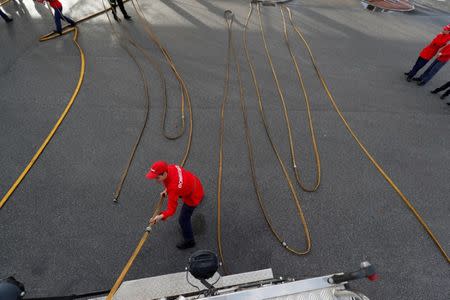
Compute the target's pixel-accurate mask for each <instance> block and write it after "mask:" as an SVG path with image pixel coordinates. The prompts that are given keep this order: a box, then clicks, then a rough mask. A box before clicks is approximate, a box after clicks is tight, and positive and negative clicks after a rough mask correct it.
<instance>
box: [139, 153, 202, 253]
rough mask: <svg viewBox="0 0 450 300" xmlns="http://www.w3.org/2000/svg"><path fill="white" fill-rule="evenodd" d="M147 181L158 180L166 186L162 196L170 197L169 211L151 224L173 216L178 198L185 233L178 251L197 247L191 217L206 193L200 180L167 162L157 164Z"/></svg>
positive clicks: (179, 220)
mask: <svg viewBox="0 0 450 300" xmlns="http://www.w3.org/2000/svg"><path fill="white" fill-rule="evenodd" d="M146 177H147V179H156V180H157V181H158V182H159V183H161V184H163V185H164V186H165V189H164V191H162V192H161V196H162V197H165V196H167V197H168V200H167V209H166V210H165V211H163V212H161V213H160V214H159V215H157V216H155V217H153V218H151V219H150V224H155V223H156V222H158V221H159V220H166V219H167V218H169V217H170V216H172V215H173V214H174V213H175V211H176V209H177V206H178V198H181V199H182V201H183V206H182V208H181V213H180V217H179V218H178V223H179V224H180V227H181V229H182V231H183V238H184V240H183V241H182V242H180V243H178V244H177V248H178V249H187V248H192V247H194V246H195V239H194V234H193V232H192V224H191V216H192V213H193V212H194V210H195V208H196V207H197V206H198V205H199V204H200V203H201V201H202V199H203V196H204V192H203V186H202V184H201V182H200V180H199V179H198V178H197V177H196V176H195V175H194V174H192V173H191V172H189V171H187V170H185V169H183V168H182V167H180V166H178V165H168V164H167V163H166V162H165V161H157V162H155V163H154V164H153V165H152V167H151V168H150V171H149V172H148V173H147V175H146Z"/></svg>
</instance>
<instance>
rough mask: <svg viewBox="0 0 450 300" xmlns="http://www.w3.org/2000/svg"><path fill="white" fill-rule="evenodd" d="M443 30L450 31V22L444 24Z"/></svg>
mask: <svg viewBox="0 0 450 300" xmlns="http://www.w3.org/2000/svg"><path fill="white" fill-rule="evenodd" d="M442 30H444V31H450V24H448V25H446V26H444V28H442Z"/></svg>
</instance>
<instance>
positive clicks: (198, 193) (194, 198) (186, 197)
mask: <svg viewBox="0 0 450 300" xmlns="http://www.w3.org/2000/svg"><path fill="white" fill-rule="evenodd" d="M164 186H165V187H166V189H167V196H168V200H167V209H166V210H165V211H163V212H161V214H162V215H163V220H165V219H167V218H168V217H170V216H172V215H173V214H174V213H175V211H176V210H177V206H178V198H180V197H181V199H182V200H183V202H184V203H185V204H187V205H189V206H193V207H195V206H197V205H199V204H200V202H201V201H202V199H203V195H204V192H203V186H202V184H201V182H200V180H199V179H198V178H197V177H195V175H194V174H192V173H191V172H189V171H186V170H185V169H183V168H182V167H180V166H178V165H169V166H168V167H167V178H166V180H164Z"/></svg>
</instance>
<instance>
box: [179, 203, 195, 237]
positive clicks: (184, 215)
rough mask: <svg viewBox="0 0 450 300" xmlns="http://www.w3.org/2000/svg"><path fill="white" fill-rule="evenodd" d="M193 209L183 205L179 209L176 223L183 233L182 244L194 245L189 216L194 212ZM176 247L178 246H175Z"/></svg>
mask: <svg viewBox="0 0 450 300" xmlns="http://www.w3.org/2000/svg"><path fill="white" fill-rule="evenodd" d="M194 209H195V207H192V206H189V205H186V204H183V207H182V208H181V213H180V217H179V219H178V223H179V224H180V227H181V230H182V231H183V238H184V244H186V243H194V244H195V240H194V233H193V232H192V224H191V216H192V213H193V212H194ZM177 246H178V245H177Z"/></svg>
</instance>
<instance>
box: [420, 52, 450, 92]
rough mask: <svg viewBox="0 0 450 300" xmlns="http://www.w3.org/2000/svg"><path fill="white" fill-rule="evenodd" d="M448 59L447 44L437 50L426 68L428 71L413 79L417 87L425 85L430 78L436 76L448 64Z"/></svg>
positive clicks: (449, 56)
mask: <svg viewBox="0 0 450 300" xmlns="http://www.w3.org/2000/svg"><path fill="white" fill-rule="evenodd" d="M449 59H450V44H447V46H445V47H444V48H442V49H441V50H439V53H438V55H437V57H436V59H435V60H434V61H433V63H432V64H431V65H430V66H429V67H428V69H426V70H425V72H423V74H422V75H420V76H419V77H417V78H413V80H415V81H417V85H421V86H422V85H425V84H426V83H427V82H428V81H430V80H431V78H433V77H434V75H436V73H437V72H439V70H440V69H441V68H442V67H443V66H444V65H445V64H446V63H447V62H448V60H449Z"/></svg>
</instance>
